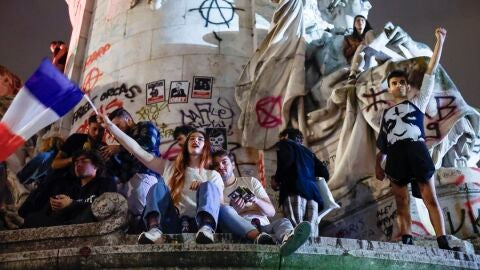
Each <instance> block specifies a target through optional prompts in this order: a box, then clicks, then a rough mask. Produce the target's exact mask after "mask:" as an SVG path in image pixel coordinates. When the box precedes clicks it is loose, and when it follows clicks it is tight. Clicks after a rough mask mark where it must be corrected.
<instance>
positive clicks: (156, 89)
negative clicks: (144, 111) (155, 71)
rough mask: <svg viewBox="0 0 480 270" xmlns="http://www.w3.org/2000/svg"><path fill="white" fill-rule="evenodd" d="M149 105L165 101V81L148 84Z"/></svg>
mask: <svg viewBox="0 0 480 270" xmlns="http://www.w3.org/2000/svg"><path fill="white" fill-rule="evenodd" d="M146 88H147V92H146V95H147V96H146V98H147V102H146V103H147V105H150V104H155V103H158V102H163V101H165V80H159V81H155V82H149V83H147V87H146Z"/></svg>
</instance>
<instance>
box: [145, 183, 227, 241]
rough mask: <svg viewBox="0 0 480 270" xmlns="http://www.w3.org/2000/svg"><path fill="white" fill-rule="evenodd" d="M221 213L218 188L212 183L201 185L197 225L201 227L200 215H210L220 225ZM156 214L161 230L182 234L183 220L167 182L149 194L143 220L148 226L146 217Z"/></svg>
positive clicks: (159, 184)
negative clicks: (219, 217) (219, 216)
mask: <svg viewBox="0 0 480 270" xmlns="http://www.w3.org/2000/svg"><path fill="white" fill-rule="evenodd" d="M219 211H220V191H219V190H218V187H217V186H215V185H214V184H212V183H211V182H204V183H201V184H200V186H199V188H198V190H197V216H196V217H194V218H196V222H197V225H198V226H199V225H200V220H199V218H198V216H199V214H200V213H207V214H209V215H210V216H211V217H212V218H213V220H214V222H215V224H214V226H213V229H214V230H215V229H216V228H215V227H216V224H218V215H219ZM152 213H156V214H158V215H157V222H158V223H159V224H160V229H161V230H162V232H164V233H172V234H173V233H181V219H180V216H179V213H178V210H177V208H175V205H174V204H173V200H172V196H171V195H170V190H169V189H168V187H167V186H166V185H165V182H163V181H160V182H158V183H157V184H155V185H153V186H152V188H150V190H149V191H148V194H147V203H146V205H145V211H144V213H143V220H144V222H145V224H147V219H146V217H147V216H148V215H149V214H152ZM147 225H148V224H147Z"/></svg>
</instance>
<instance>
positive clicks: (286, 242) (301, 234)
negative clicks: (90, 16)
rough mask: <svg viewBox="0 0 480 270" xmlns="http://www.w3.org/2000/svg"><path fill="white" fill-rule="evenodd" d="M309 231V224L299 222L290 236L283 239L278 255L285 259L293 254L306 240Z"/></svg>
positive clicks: (310, 228) (310, 229)
mask: <svg viewBox="0 0 480 270" xmlns="http://www.w3.org/2000/svg"><path fill="white" fill-rule="evenodd" d="M311 231H312V227H311V225H310V222H307V221H303V222H300V224H298V225H297V227H295V229H294V230H293V231H292V232H291V233H290V234H288V235H286V236H285V237H284V239H283V241H282V245H281V246H280V255H282V256H283V257H286V256H289V255H290V254H292V253H294V252H295V251H296V250H297V249H298V248H299V247H301V246H302V245H303V244H304V243H305V242H306V241H307V240H308V238H309V237H310V232H311Z"/></svg>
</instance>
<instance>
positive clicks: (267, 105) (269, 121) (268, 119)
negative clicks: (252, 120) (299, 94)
mask: <svg viewBox="0 0 480 270" xmlns="http://www.w3.org/2000/svg"><path fill="white" fill-rule="evenodd" d="M255 112H256V113H257V122H258V124H259V125H260V126H261V127H263V128H275V127H278V126H279V125H281V124H282V96H278V97H264V98H262V99H260V100H259V101H258V102H257V104H256V105H255Z"/></svg>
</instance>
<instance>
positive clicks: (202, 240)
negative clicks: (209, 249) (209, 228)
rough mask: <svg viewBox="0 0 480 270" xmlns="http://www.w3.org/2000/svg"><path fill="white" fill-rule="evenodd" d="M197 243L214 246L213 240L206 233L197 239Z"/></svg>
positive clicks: (200, 234)
mask: <svg viewBox="0 0 480 270" xmlns="http://www.w3.org/2000/svg"><path fill="white" fill-rule="evenodd" d="M195 242H196V243H197V244H213V241H212V239H210V238H208V237H207V236H206V235H205V234H204V233H199V234H198V235H197V237H195Z"/></svg>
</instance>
